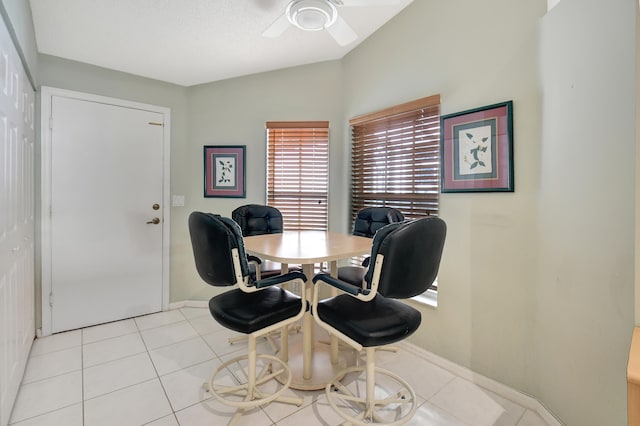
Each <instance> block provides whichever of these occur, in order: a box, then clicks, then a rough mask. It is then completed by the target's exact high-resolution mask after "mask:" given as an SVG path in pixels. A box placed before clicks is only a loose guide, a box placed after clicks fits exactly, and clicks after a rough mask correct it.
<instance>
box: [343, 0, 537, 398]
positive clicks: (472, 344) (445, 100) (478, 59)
mask: <svg viewBox="0 0 640 426" xmlns="http://www.w3.org/2000/svg"><path fill="white" fill-rule="evenodd" d="M545 10H546V7H545V3H544V0H538V1H527V2H513V1H512V0H491V1H484V2H468V1H464V0H451V1H447V2H438V6H437V7H434V6H433V3H432V2H421V1H415V2H413V3H412V4H411V5H410V6H409V7H408V8H407V10H405V11H403V12H402V13H401V14H399V15H398V16H397V17H396V18H395V19H394V20H393V21H392V22H391V23H389V24H387V25H386V26H385V27H384V28H383V29H382V30H381V31H379V32H377V33H376V34H374V36H373V37H372V38H370V39H369V40H368V41H367V42H366V43H364V44H363V45H362V46H360V47H359V48H358V49H357V50H356V51H355V52H353V53H352V54H350V55H349V56H348V57H347V58H346V59H345V61H344V63H345V76H346V79H345V88H346V93H345V95H346V96H345V99H346V101H345V102H346V105H345V112H346V114H347V116H354V115H358V114H362V113H366V112H369V111H374V110H377V109H379V108H382V107H386V106H390V105H394V104H397V103H401V102H406V101H408V100H411V99H415V98H420V97H423V96H428V95H432V94H435V93H440V94H441V102H442V114H448V113H453V112H456V111H462V110H466V109H471V108H476V107H480V106H483V105H490V104H494V103H497V102H501V101H507V100H513V102H514V145H515V148H514V164H515V192H514V193H482V194H480V193H478V194H441V196H440V208H441V210H440V214H441V217H442V218H443V219H444V220H445V221H446V222H447V224H448V234H447V241H446V244H445V251H444V255H443V262H442V265H441V269H440V275H439V281H438V284H439V292H438V293H439V294H438V308H437V310H433V309H430V308H423V309H422V311H423V325H422V326H421V328H420V330H419V332H418V333H417V334H416V335H415V336H414V337H413V338H412V340H413V342H414V343H417V344H418V345H420V346H422V347H425V348H427V349H429V350H432V351H434V352H436V353H438V354H440V355H442V356H444V357H446V358H448V359H450V360H452V361H454V362H457V363H459V364H461V365H464V366H467V367H470V368H472V369H474V370H475V371H478V372H480V373H482V374H484V375H487V376H489V377H492V378H494V379H496V380H498V381H500V382H503V383H506V384H508V385H510V386H512V387H514V388H516V389H519V390H523V391H525V392H526V391H531V390H532V379H533V377H532V373H531V366H532V360H531V357H530V355H529V353H530V347H529V343H528V342H529V339H530V337H531V333H532V331H533V329H532V324H531V319H532V317H531V315H532V310H533V307H532V306H531V300H533V298H534V297H533V296H534V283H535V268H536V256H537V249H536V217H537V205H536V191H537V188H538V180H539V170H540V153H539V150H540V123H541V93H540V91H541V89H540V84H539V77H538V42H537V39H538V23H539V19H540V17H541V16H543V14H544V13H545ZM461 11H464V13H462V12H461ZM496 11H500V13H496ZM397 46H405V48H398V47H397Z"/></svg>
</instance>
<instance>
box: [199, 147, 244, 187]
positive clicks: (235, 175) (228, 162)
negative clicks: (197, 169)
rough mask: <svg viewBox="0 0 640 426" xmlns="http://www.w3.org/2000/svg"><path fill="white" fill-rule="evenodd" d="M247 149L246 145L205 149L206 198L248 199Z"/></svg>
mask: <svg viewBox="0 0 640 426" xmlns="http://www.w3.org/2000/svg"><path fill="white" fill-rule="evenodd" d="M245 149H246V147H245V146H244V145H239V146H225V145H209V146H205V147H204V196H205V197H233V198H245V197H246V190H245V165H244V155H245Z"/></svg>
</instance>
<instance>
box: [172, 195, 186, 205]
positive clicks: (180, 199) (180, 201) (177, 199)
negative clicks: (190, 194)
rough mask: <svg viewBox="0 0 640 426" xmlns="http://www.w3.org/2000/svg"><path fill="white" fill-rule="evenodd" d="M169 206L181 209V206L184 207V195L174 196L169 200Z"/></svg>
mask: <svg viewBox="0 0 640 426" xmlns="http://www.w3.org/2000/svg"><path fill="white" fill-rule="evenodd" d="M171 205H172V206H173V207H182V206H184V195H174V196H173V197H172V198H171Z"/></svg>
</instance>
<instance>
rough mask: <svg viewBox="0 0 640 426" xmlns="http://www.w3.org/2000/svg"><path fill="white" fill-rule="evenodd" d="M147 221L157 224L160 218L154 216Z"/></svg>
mask: <svg viewBox="0 0 640 426" xmlns="http://www.w3.org/2000/svg"><path fill="white" fill-rule="evenodd" d="M147 223H153V224H154V225H157V224H159V223H160V219H158V218H157V217H154V218H153V219H151V220H150V221H149V222H147Z"/></svg>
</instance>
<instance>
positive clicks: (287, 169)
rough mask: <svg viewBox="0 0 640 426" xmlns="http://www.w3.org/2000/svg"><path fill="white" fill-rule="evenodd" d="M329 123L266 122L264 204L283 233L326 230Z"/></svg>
mask: <svg viewBox="0 0 640 426" xmlns="http://www.w3.org/2000/svg"><path fill="white" fill-rule="evenodd" d="M328 190H329V122H328V121H311V122H309V121H306V122H267V204H269V205H270V206H273V207H276V208H277V209H279V210H280V211H281V212H282V216H283V220H284V229H285V230H301V229H310V230H327V229H328V205H327V203H328V198H329V197H328Z"/></svg>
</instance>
